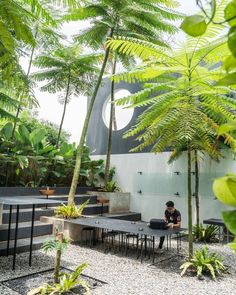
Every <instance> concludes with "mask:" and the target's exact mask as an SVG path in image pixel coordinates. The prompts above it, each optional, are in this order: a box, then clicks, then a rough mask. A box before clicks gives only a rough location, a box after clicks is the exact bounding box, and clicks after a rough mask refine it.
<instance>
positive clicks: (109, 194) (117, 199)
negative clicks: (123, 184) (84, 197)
mask: <svg viewBox="0 0 236 295" xmlns="http://www.w3.org/2000/svg"><path fill="white" fill-rule="evenodd" d="M114 174H115V167H112V168H111V169H110V172H109V177H108V181H107V182H106V183H104V185H103V186H102V187H101V188H99V189H98V191H89V192H88V193H89V194H91V195H95V196H97V197H98V200H99V203H102V200H108V201H109V213H121V212H122V213H123V212H129V211H130V193H126V192H122V191H121V189H120V187H119V186H118V184H117V182H116V181H115V180H113V177H114ZM100 177H101V178H103V177H104V174H102V173H101V174H100Z"/></svg>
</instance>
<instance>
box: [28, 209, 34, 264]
mask: <svg viewBox="0 0 236 295" xmlns="http://www.w3.org/2000/svg"><path fill="white" fill-rule="evenodd" d="M34 216H35V204H33V208H32V219H31V234H30V254H29V266H31V265H32V251H33V238H34Z"/></svg>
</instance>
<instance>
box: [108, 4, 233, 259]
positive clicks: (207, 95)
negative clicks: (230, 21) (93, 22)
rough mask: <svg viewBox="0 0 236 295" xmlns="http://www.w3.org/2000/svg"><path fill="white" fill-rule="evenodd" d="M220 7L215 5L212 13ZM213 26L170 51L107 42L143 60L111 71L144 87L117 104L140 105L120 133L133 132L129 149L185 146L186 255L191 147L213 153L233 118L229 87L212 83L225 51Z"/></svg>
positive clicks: (134, 43) (228, 138) (138, 42)
mask: <svg viewBox="0 0 236 295" xmlns="http://www.w3.org/2000/svg"><path fill="white" fill-rule="evenodd" d="M223 2H224V1H223ZM221 12H222V11H221V10H219V12H218V18H221V16H222V14H221ZM219 29H221V27H218V26H217V25H213V24H212V25H210V26H209V28H208V32H207V34H205V35H204V36H203V37H200V38H198V39H194V38H189V39H188V41H187V43H186V45H185V46H184V47H182V48H179V49H177V50H176V51H173V50H171V49H165V50H163V49H162V48H160V47H159V46H157V45H155V44H152V43H150V42H145V41H142V40H136V39H132V38H117V39H116V40H110V41H108V42H107V46H108V47H109V48H111V49H114V50H116V51H120V52H122V53H126V54H128V55H131V56H133V55H136V56H138V57H139V58H141V59H142V60H143V61H148V62H146V64H145V66H143V67H139V68H138V69H137V70H133V71H131V72H129V73H122V74H120V75H116V77H114V79H115V81H116V82H119V81H120V80H126V81H141V82H145V85H144V90H142V91H140V92H138V93H136V94H134V95H131V96H130V97H128V98H124V99H120V100H119V101H118V104H120V105H125V104H127V103H131V104H132V106H133V107H144V106H146V110H144V111H143V112H142V114H141V115H140V116H139V118H138V121H137V123H136V125H135V126H133V127H132V129H131V130H130V131H128V132H127V133H126V134H125V137H129V136H136V139H137V140H138V141H139V145H138V146H137V147H136V148H134V149H133V150H132V151H141V150H143V149H144V148H146V147H148V146H151V147H152V151H153V152H155V153H157V152H163V151H164V150H165V149H166V148H167V147H180V146H182V147H183V146H185V147H187V158H188V164H187V167H188V169H187V170H188V193H187V195H188V220H189V257H191V256H192V254H193V243H192V232H191V229H192V187H191V159H192V151H194V150H195V149H196V146H198V147H199V143H201V147H202V149H203V150H204V151H205V152H206V153H208V154H215V155H217V154H218V151H217V144H216V140H217V129H218V127H219V125H221V124H222V123H224V122H227V121H229V120H233V119H235V118H236V117H235V110H236V102H235V100H234V99H231V98H230V97H229V93H234V92H235V90H234V89H232V88H229V87H221V86H214V81H216V80H217V79H218V78H219V77H220V76H221V74H222V73H221V70H220V68H218V67H216V64H217V63H218V62H219V61H220V60H221V59H222V58H224V57H226V56H227V55H228V52H229V51H228V47H227V44H226V43H225V42H222V39H220V40H218V39H217V38H216V37H217V36H218V32H219ZM150 81H151V82H150ZM224 140H225V143H227V144H232V145H235V142H234V139H233V138H232V137H231V136H230V134H224Z"/></svg>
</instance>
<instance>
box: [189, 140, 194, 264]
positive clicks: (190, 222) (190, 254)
mask: <svg viewBox="0 0 236 295" xmlns="http://www.w3.org/2000/svg"><path fill="white" fill-rule="evenodd" d="M188 245H189V259H191V258H192V257H193V221H192V184H191V147H190V146H188Z"/></svg>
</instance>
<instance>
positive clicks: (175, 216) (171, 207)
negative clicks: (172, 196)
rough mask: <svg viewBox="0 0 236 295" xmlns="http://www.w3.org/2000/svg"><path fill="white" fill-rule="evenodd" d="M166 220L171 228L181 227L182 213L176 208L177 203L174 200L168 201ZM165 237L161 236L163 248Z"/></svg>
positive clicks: (160, 244) (160, 247)
mask: <svg viewBox="0 0 236 295" xmlns="http://www.w3.org/2000/svg"><path fill="white" fill-rule="evenodd" d="M164 220H165V222H166V223H168V227H170V228H180V227H181V214H180V212H179V211H178V210H177V209H175V204H174V202H172V201H168V202H167V203H166V210H165V217H164ZM164 240H165V237H160V243H159V247H158V248H159V249H162V246H163V243H164Z"/></svg>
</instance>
